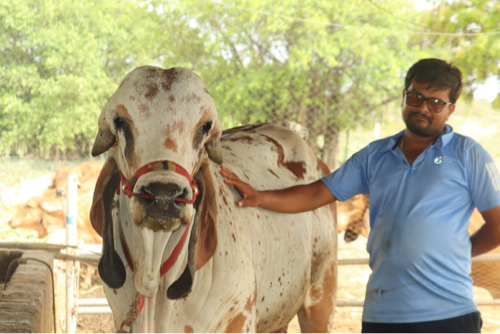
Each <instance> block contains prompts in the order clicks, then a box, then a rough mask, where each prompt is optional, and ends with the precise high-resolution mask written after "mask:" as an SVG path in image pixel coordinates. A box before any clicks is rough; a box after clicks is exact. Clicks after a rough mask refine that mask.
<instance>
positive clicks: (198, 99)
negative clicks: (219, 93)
mask: <svg viewBox="0 0 500 334" xmlns="http://www.w3.org/2000/svg"><path fill="white" fill-rule="evenodd" d="M187 100H188V102H194V103H196V104H199V103H200V102H201V97H199V96H198V95H196V94H195V93H192V94H191V96H189V97H188V98H187Z"/></svg>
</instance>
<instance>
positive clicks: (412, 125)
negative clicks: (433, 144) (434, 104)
mask: <svg viewBox="0 0 500 334" xmlns="http://www.w3.org/2000/svg"><path fill="white" fill-rule="evenodd" d="M415 116H421V117H424V118H425V119H426V120H427V122H428V125H427V126H423V122H424V121H413V120H412V118H413V117H415ZM403 120H404V122H405V124H406V128H407V129H408V130H409V131H410V132H411V133H414V134H416V135H417V136H420V137H434V136H437V135H439V134H440V133H441V131H440V130H437V129H431V128H430V127H431V125H432V117H429V116H427V115H426V114H423V113H420V112H417V111H414V112H410V113H408V116H407V117H406V118H404V119H403Z"/></svg>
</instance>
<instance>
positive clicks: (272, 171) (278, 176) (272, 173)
mask: <svg viewBox="0 0 500 334" xmlns="http://www.w3.org/2000/svg"><path fill="white" fill-rule="evenodd" d="M267 170H268V171H269V172H271V174H273V175H274V176H276V177H277V178H278V179H279V178H280V177H279V176H278V175H277V174H276V173H275V172H273V171H272V170H271V169H269V168H268V169H267Z"/></svg>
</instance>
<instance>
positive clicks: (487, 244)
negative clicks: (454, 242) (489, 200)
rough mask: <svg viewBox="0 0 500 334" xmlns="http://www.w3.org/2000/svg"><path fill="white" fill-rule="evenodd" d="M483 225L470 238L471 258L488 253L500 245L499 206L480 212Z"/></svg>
mask: <svg viewBox="0 0 500 334" xmlns="http://www.w3.org/2000/svg"><path fill="white" fill-rule="evenodd" d="M481 215H482V216H483V219H484V224H483V226H481V228H480V229H479V230H477V231H476V232H475V233H474V234H473V235H472V236H471V237H470V241H471V244H472V256H477V255H481V254H483V253H486V252H489V251H490V250H492V249H493V248H496V247H498V246H499V245H500V206H496V207H494V208H491V209H489V210H486V211H483V212H481Z"/></svg>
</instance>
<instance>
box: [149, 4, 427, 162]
mask: <svg viewBox="0 0 500 334" xmlns="http://www.w3.org/2000/svg"><path fill="white" fill-rule="evenodd" d="M152 5H153V7H154V8H155V9H156V10H155V12H156V13H157V14H158V24H159V26H161V27H162V28H160V29H159V30H158V31H159V32H161V31H168V30H172V29H175V30H176V31H177V38H176V39H175V40H168V41H167V40H166V39H165V38H163V36H162V35H161V34H160V35H158V36H157V37H156V38H155V39H156V40H158V41H163V42H161V43H160V44H159V45H168V46H169V49H168V52H167V53H166V54H165V57H164V58H163V59H161V60H160V62H161V63H162V64H163V65H164V66H166V67H169V66H170V65H171V64H175V63H179V62H182V61H181V59H183V60H184V63H185V62H187V63H188V66H189V67H191V68H192V69H194V70H195V71H196V72H198V73H199V74H200V76H201V77H202V78H203V79H204V81H205V83H206V84H207V86H208V88H209V90H210V92H211V93H212V95H213V97H214V99H215V101H216V105H218V107H219V114H220V115H221V118H222V120H223V124H224V125H225V126H232V125H237V124H241V123H252V122H263V121H270V122H274V123H282V124H283V125H287V122H288V121H295V122H299V123H301V124H302V125H304V126H306V127H307V128H308V130H309V132H310V139H309V143H310V144H311V146H312V147H313V148H314V149H315V150H316V151H317V153H318V155H319V156H321V157H323V159H324V160H325V161H326V162H327V163H328V164H329V165H330V166H335V165H336V151H337V142H338V132H339V129H341V128H343V129H345V128H352V127H354V126H356V125H359V124H362V123H364V122H369V121H372V120H373V118H374V117H375V116H376V115H377V114H379V113H381V112H383V110H384V105H386V104H387V103H389V102H390V101H393V100H394V99H396V98H400V96H401V89H402V86H401V83H402V76H403V74H404V73H403V72H402V69H404V70H406V68H407V67H408V66H409V65H410V64H411V63H413V62H414V60H415V54H418V53H419V51H418V46H415V47H413V48H409V47H408V45H407V42H408V39H409V37H408V35H405V34H400V33H398V32H397V31H398V30H400V29H401V28H402V26H406V25H407V22H406V21H405V20H404V19H401V18H406V17H408V18H411V17H413V16H414V15H416V10H415V9H414V8H413V7H409V6H408V5H407V1H400V0H386V1H378V2H370V1H321V2H320V1H311V2H308V1H306V2H304V1H300V0H286V1H281V2H276V1H270V0H260V1H254V0H252V1H250V0H248V1H238V2H236V4H229V2H228V3H224V2H216V1H208V2H206V1H205V2H199V1H195V0H185V1H182V2H180V1H179V2H177V1H175V2H161V1H160V2H153V3H152ZM385 9H390V11H389V10H385ZM158 53H159V52H158ZM180 58H181V59H180ZM319 139H322V142H323V143H324V144H323V143H322V142H321V141H320V140H319Z"/></svg>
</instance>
